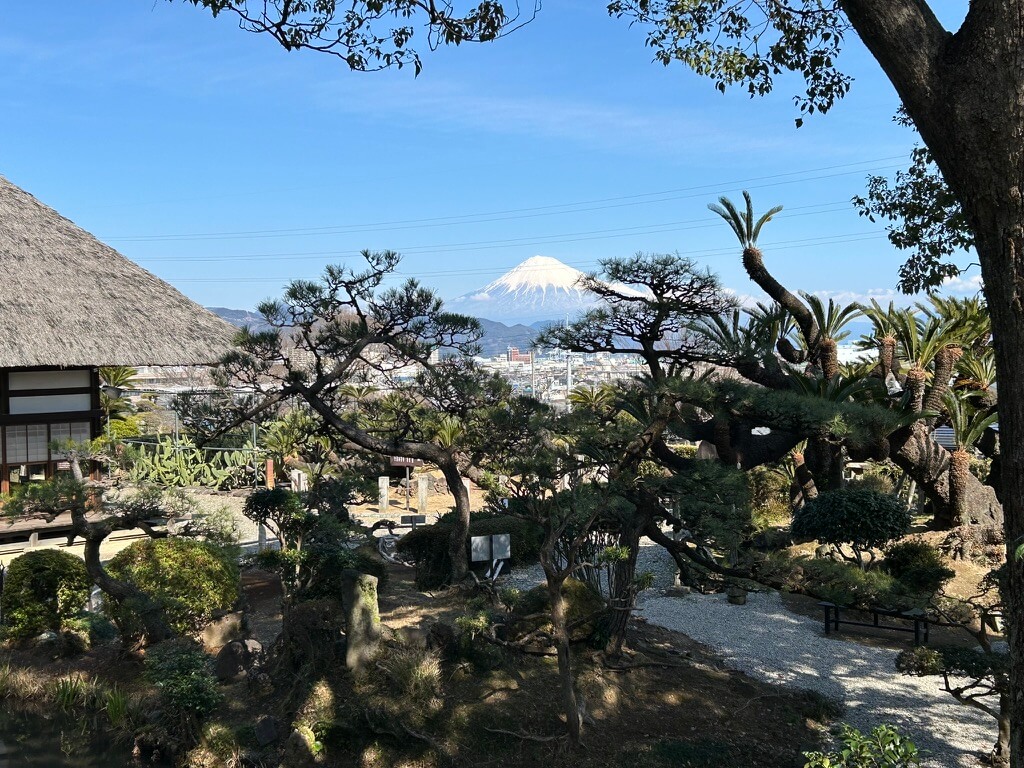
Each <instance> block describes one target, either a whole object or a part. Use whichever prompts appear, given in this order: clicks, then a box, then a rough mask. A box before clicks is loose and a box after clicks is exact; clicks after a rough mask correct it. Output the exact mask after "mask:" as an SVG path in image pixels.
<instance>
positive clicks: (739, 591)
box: [725, 587, 747, 605]
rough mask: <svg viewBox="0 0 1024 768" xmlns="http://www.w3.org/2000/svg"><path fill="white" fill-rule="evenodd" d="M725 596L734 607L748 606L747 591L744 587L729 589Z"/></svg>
mask: <svg viewBox="0 0 1024 768" xmlns="http://www.w3.org/2000/svg"><path fill="white" fill-rule="evenodd" d="M725 594H726V598H727V599H728V601H729V602H730V603H732V604H733V605H746V604H747V590H745V589H744V588H743V587H729V588H728V589H727V590H726V591H725Z"/></svg>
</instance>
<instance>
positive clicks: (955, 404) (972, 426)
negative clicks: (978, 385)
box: [945, 392, 999, 525]
mask: <svg viewBox="0 0 1024 768" xmlns="http://www.w3.org/2000/svg"><path fill="white" fill-rule="evenodd" d="M971 399H972V396H971V395H970V394H964V393H957V392H948V393H947V394H946V399H945V410H946V414H947V416H948V418H949V426H950V428H951V429H952V430H953V441H954V443H955V444H956V447H955V448H954V449H953V450H952V451H951V453H950V459H949V502H950V506H951V507H952V509H953V518H954V519H953V520H951V521H949V522H951V523H953V524H957V525H963V524H966V523H968V522H970V521H969V520H968V519H967V513H968V510H967V499H966V496H967V484H968V482H969V481H970V475H971V453H970V451H971V450H972V449H973V447H974V445H975V444H976V443H977V442H978V441H979V440H981V438H982V435H984V434H985V430H987V429H988V428H989V427H991V426H992V425H993V424H995V423H996V421H997V419H998V418H999V414H997V413H995V412H993V413H985V412H984V411H979V410H978V409H976V408H975V407H974V406H973V405H972V404H971V402H970V400H971Z"/></svg>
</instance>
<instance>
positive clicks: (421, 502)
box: [416, 476, 430, 515]
mask: <svg viewBox="0 0 1024 768" xmlns="http://www.w3.org/2000/svg"><path fill="white" fill-rule="evenodd" d="M416 482H417V488H416V490H417V492H418V497H417V504H416V511H417V512H418V513H419V514H421V515H425V514H427V493H428V492H429V490H430V478H429V477H423V476H420V477H419V478H417V481H416Z"/></svg>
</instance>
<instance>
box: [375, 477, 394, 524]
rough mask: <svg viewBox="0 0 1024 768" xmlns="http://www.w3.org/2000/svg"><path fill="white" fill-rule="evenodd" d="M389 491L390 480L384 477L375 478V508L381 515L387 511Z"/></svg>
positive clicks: (389, 504)
mask: <svg viewBox="0 0 1024 768" xmlns="http://www.w3.org/2000/svg"><path fill="white" fill-rule="evenodd" d="M390 492H391V481H390V479H388V478H386V477H378V478H377V494H378V499H377V508H378V510H379V511H380V513H381V514H382V515H386V514H387V513H388V508H389V507H390V506H391V503H390V500H389V499H388V494H389V493H390Z"/></svg>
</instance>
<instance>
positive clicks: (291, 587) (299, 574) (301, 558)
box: [256, 532, 388, 602]
mask: <svg viewBox="0 0 1024 768" xmlns="http://www.w3.org/2000/svg"><path fill="white" fill-rule="evenodd" d="M314 533H316V532H314ZM256 564H257V565H258V566H259V567H260V568H265V569H267V570H270V571H274V572H276V573H279V574H280V575H281V578H282V581H283V583H284V584H285V588H286V590H287V592H288V596H289V598H291V599H292V600H293V601H296V602H298V601H304V600H320V599H328V600H341V595H342V591H341V572H342V571H344V570H345V569H347V568H354V569H355V570H357V571H359V572H361V573H368V574H370V575H371V576H376V577H377V582H378V586H379V587H383V586H384V584H386V583H387V579H388V570H387V566H386V565H385V564H384V563H383V562H382V561H381V559H380V558H379V557H378V556H376V555H375V553H374V552H372V551H370V550H368V549H366V548H362V547H361V548H359V549H351V548H349V547H347V546H345V544H344V541H343V539H341V538H340V537H332V536H323V537H322V538H321V537H319V536H315V535H314V537H313V540H312V541H311V542H309V543H307V544H306V546H304V547H303V548H302V549H301V550H298V549H281V550H278V549H264V550H262V551H261V552H259V554H257V555H256Z"/></svg>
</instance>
